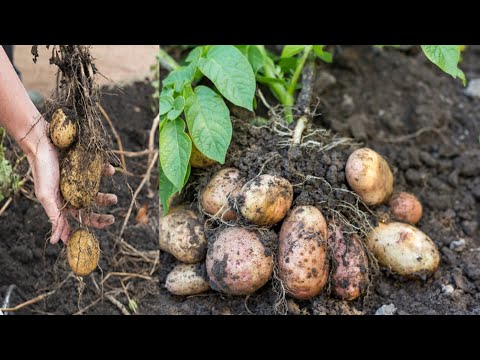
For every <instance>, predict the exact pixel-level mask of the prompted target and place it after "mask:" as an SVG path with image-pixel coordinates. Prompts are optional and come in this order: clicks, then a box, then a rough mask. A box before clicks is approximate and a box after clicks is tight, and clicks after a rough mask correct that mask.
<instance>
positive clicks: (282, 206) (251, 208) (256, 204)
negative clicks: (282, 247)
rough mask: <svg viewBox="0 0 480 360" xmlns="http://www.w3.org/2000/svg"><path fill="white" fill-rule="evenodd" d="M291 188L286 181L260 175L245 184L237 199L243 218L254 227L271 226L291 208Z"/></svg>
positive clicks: (277, 177) (280, 178)
mask: <svg viewBox="0 0 480 360" xmlns="http://www.w3.org/2000/svg"><path fill="white" fill-rule="evenodd" d="M292 201H293V187H292V184H290V182H289V181H288V180H287V179H284V178H282V177H279V176H273V175H260V176H258V177H256V178H254V179H252V180H250V181H249V182H247V183H246V184H245V185H244V186H243V187H242V189H241V190H240V193H239V195H238V197H237V202H238V203H239V209H240V212H241V214H242V215H243V217H244V218H245V219H247V220H249V221H251V222H252V223H254V224H256V225H262V226H271V225H275V224H276V223H278V222H279V221H280V220H282V219H283V218H284V217H285V215H286V214H287V212H288V210H289V209H290V207H291V206H292Z"/></svg>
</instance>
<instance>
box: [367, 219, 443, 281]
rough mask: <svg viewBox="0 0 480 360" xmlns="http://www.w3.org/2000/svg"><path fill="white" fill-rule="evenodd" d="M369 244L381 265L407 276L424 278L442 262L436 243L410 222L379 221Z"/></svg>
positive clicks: (369, 239) (368, 241)
mask: <svg viewBox="0 0 480 360" xmlns="http://www.w3.org/2000/svg"><path fill="white" fill-rule="evenodd" d="M366 244H367V246H368V248H369V249H370V251H371V252H372V253H373V254H374V255H375V257H376V258H377V260H378V262H379V264H380V265H382V266H384V267H386V268H389V269H391V270H392V271H393V272H395V273H397V274H399V275H403V276H406V277H420V278H424V277H425V276H427V275H431V274H433V273H434V272H435V271H436V270H437V268H438V265H439V263H440V254H439V252H438V249H437V246H436V245H435V243H434V242H433V241H432V240H431V239H430V238H429V237H428V236H427V235H425V234H424V233H423V232H422V231H420V230H419V229H417V228H415V227H413V226H411V225H408V224H404V223H399V222H392V223H389V224H382V223H379V225H378V226H377V227H376V228H375V229H374V230H373V231H372V232H371V233H370V234H369V236H368V238H367V241H366Z"/></svg>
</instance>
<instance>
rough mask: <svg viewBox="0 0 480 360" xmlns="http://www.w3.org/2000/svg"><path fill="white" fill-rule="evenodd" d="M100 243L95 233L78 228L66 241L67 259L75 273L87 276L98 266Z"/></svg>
mask: <svg viewBox="0 0 480 360" xmlns="http://www.w3.org/2000/svg"><path fill="white" fill-rule="evenodd" d="M99 259H100V245H99V244H98V240H97V238H96V237H95V235H94V234H93V233H92V232H90V231H88V230H86V229H79V230H77V231H75V232H74V233H73V235H72V236H71V237H70V239H68V242H67V260H68V264H69V265H70V267H71V268H72V270H73V272H74V273H75V275H78V276H87V275H89V274H90V273H91V272H92V271H93V270H95V269H96V267H97V266H98V260H99Z"/></svg>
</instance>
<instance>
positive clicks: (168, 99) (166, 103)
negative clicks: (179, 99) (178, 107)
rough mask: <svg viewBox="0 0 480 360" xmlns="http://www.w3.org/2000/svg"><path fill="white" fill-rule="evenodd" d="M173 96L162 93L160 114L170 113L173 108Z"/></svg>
mask: <svg viewBox="0 0 480 360" xmlns="http://www.w3.org/2000/svg"><path fill="white" fill-rule="evenodd" d="M173 102H174V100H173V97H172V96H170V95H160V115H164V114H166V113H168V112H169V111H170V110H171V109H172V108H173Z"/></svg>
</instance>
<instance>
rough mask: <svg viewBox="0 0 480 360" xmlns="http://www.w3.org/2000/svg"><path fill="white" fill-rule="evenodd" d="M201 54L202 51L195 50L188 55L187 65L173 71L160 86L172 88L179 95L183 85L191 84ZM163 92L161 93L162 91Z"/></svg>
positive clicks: (199, 49)
mask: <svg viewBox="0 0 480 360" xmlns="http://www.w3.org/2000/svg"><path fill="white" fill-rule="evenodd" d="M201 54H202V49H201V48H200V47H199V48H195V49H194V50H192V52H191V53H190V54H189V55H188V57H187V59H189V64H188V65H187V66H182V67H180V68H178V69H177V70H173V71H172V72H170V74H168V76H167V77H166V78H165V79H163V81H162V84H163V86H164V87H173V88H174V89H175V92H177V93H180V92H182V89H183V87H184V86H185V85H188V84H191V82H192V81H193V79H194V78H195V72H196V70H197V64H198V60H199V59H200V56H201ZM162 92H163V91H162Z"/></svg>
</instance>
